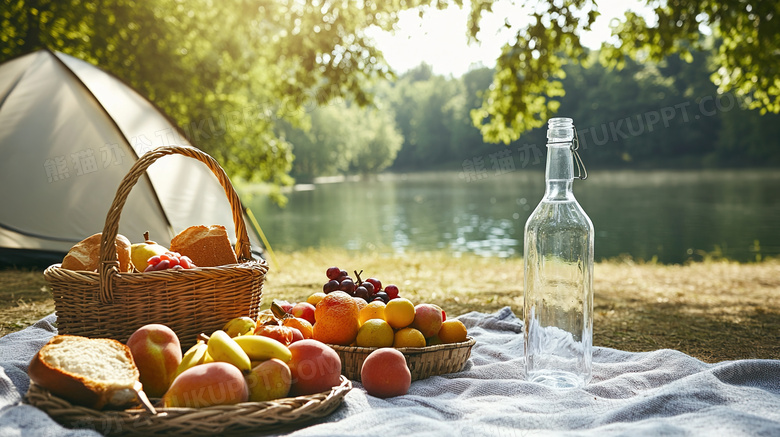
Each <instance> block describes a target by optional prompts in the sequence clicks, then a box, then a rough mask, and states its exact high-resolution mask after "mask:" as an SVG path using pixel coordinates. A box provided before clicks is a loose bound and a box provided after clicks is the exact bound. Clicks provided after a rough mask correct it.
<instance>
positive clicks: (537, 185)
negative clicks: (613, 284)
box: [248, 170, 780, 263]
mask: <svg viewBox="0 0 780 437" xmlns="http://www.w3.org/2000/svg"><path fill="white" fill-rule="evenodd" d="M543 193H544V174H543V172H539V171H515V172H511V173H505V174H501V175H489V176H488V177H486V178H484V179H482V180H478V181H470V182H467V181H466V180H464V178H463V175H462V174H461V175H459V174H458V173H457V172H435V173H413V174H388V175H382V176H380V177H378V178H377V179H376V180H370V181H351V182H350V181H347V182H338V183H325V184H316V185H312V186H300V187H298V189H296V190H294V191H292V192H290V193H288V197H289V202H288V204H287V206H286V207H285V208H279V207H278V206H276V205H274V204H273V203H271V202H270V201H269V200H268V199H267V198H264V197H260V196H258V197H254V198H253V199H251V200H250V201H249V202H248V206H249V207H250V208H251V209H252V210H253V212H254V213H255V215H256V216H257V218H258V220H259V222H260V225H261V226H262V228H263V231H264V232H265V234H266V236H267V237H268V239H269V242H270V244H271V247H272V248H273V249H274V250H275V251H294V250H300V249H304V248H308V247H343V248H347V249H350V250H356V251H359V250H370V251H380V252H381V251H384V252H394V253H403V252H405V251H428V250H447V251H450V252H452V253H454V254H456V255H457V254H462V253H466V252H471V253H475V254H478V255H481V256H494V257H517V256H522V253H523V227H524V225H525V222H526V220H527V219H528V216H529V215H530V214H531V212H532V210H533V208H534V207H536V205H537V203H538V202H539V200H540V199H541V197H542V195H543ZM574 194H575V196H576V197H577V199H578V201H579V202H580V204H581V205H582V207H583V208H584V209H585V211H586V212H587V213H588V215H589V216H590V218H591V220H592V221H593V225H594V227H595V230H596V236H595V253H596V259H597V260H600V259H603V258H613V257H618V256H621V255H624V254H627V255H630V256H632V257H633V258H634V259H643V260H651V259H653V258H654V257H657V260H658V261H659V262H662V263H680V262H684V261H686V260H688V259H702V256H703V254H704V252H710V253H711V252H714V251H718V250H720V251H721V252H722V254H723V255H724V256H726V257H728V258H730V259H735V260H739V261H752V260H755V259H756V255H757V254H760V255H762V256H767V255H769V256H778V255H780V172H778V171H772V170H739V171H732V170H728V171H716V170H713V171H593V172H591V174H590V176H589V178H588V180H586V181H578V180H577V181H575V182H574Z"/></svg>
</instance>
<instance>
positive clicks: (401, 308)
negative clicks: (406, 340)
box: [385, 297, 414, 329]
mask: <svg viewBox="0 0 780 437" xmlns="http://www.w3.org/2000/svg"><path fill="white" fill-rule="evenodd" d="M385 320H387V323H389V324H390V326H392V327H393V328H394V329H401V328H406V327H407V326H409V325H411V324H412V322H414V304H413V303H412V301H410V300H409V299H405V298H403V297H399V298H396V299H391V300H390V301H389V302H387V305H385Z"/></svg>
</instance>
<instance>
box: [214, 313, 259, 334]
mask: <svg viewBox="0 0 780 437" xmlns="http://www.w3.org/2000/svg"><path fill="white" fill-rule="evenodd" d="M255 327H256V326H255V321H254V320H252V318H251V317H247V316H241V317H236V318H234V319H231V320H230V321H229V322H227V323H225V326H224V327H223V328H222V330H223V331H225V333H227V335H229V336H230V337H231V338H232V337H238V336H239V335H246V334H251V333H253V332H255Z"/></svg>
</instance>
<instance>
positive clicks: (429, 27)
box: [370, 0, 646, 77]
mask: <svg viewBox="0 0 780 437" xmlns="http://www.w3.org/2000/svg"><path fill="white" fill-rule="evenodd" d="M464 3H465V4H464V6H463V9H460V8H458V7H457V6H453V7H450V8H448V9H445V10H442V11H439V10H436V9H428V10H426V14H425V15H424V18H423V19H420V17H419V14H418V12H417V10H409V11H404V12H403V13H401V14H400V19H399V22H398V24H397V25H396V31H395V32H394V33H393V34H391V33H388V32H379V31H375V32H371V33H370V35H371V36H372V37H374V38H375V40H376V42H377V45H378V47H379V49H380V50H382V52H383V53H384V55H385V59H386V60H387V62H388V63H389V64H390V66H391V67H392V68H393V69H395V70H396V71H397V72H398V73H402V72H404V71H407V70H409V69H412V68H414V67H416V66H418V65H420V64H421V63H422V62H426V63H428V64H430V65H431V66H432V67H433V72H434V73H436V74H442V75H450V74H452V75H453V76H456V77H457V76H460V75H462V74H463V73H465V72H467V71H468V69H469V67H470V66H471V65H472V64H482V65H484V66H487V67H492V66H494V65H495V60H496V58H497V57H498V55H499V53H500V52H501V46H502V45H504V44H506V43H507V42H508V41H509V39H510V36H511V35H512V34H513V32H511V31H509V29H506V28H505V27H504V20H505V18H509V20H510V22H511V23H512V24H513V25H524V24H525V23H527V22H528V21H527V20H525V17H527V15H528V10H527V9H522V8H521V7H520V6H514V7H513V6H511V5H510V4H509V3H511V2H509V1H503V2H498V3H497V4H495V5H494V10H493V13H491V14H487V15H485V14H483V17H482V22H481V28H482V30H481V31H480V35H479V39H480V41H481V44H478V43H474V44H471V45H468V44H467V40H466V22H467V18H468V11H469V10H470V5H469V4H468V1H465V2H464ZM518 3H521V2H518ZM598 5H599V7H598V10H599V12H601V15H600V16H599V17H598V18H597V19H596V22H595V23H594V25H593V26H592V29H593V30H592V31H590V32H587V33H584V34H582V42H583V45H585V46H587V47H590V48H598V47H599V46H601V42H602V41H605V40H607V39H608V38H609V37H610V28H609V24H610V21H611V20H612V19H614V18H617V17H622V16H623V14H624V12H625V11H626V10H629V9H631V10H633V11H641V10H643V8H646V6H645V3H644V2H643V1H637V0H599V1H598Z"/></svg>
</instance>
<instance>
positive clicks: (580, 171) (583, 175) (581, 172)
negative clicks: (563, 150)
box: [548, 128, 588, 181]
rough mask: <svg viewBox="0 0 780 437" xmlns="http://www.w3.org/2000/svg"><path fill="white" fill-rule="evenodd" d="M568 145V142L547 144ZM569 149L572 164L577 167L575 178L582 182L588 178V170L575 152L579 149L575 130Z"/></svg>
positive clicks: (575, 129)
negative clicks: (572, 157) (572, 160)
mask: <svg viewBox="0 0 780 437" xmlns="http://www.w3.org/2000/svg"><path fill="white" fill-rule="evenodd" d="M565 143H568V141H553V142H551V143H548V144H565ZM569 149H570V150H571V153H572V155H573V156H574V163H575V165H576V166H577V176H576V178H577V179H579V180H581V181H584V180H585V179H587V178H588V170H587V169H586V168H585V163H584V162H582V158H581V157H580V154H579V152H577V151H578V150H579V149H580V138H579V136H577V128H574V138H572V140H571V145H570V146H569Z"/></svg>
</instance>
